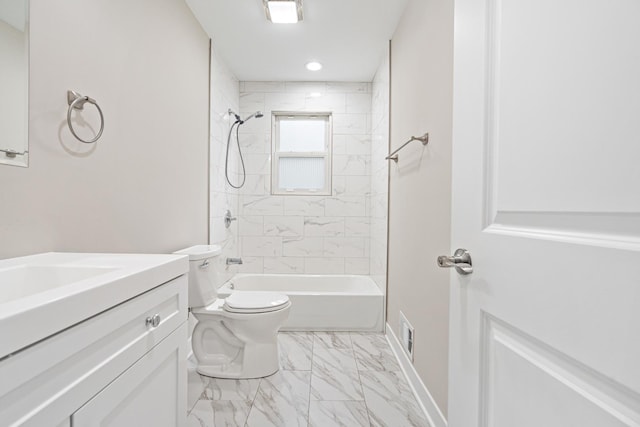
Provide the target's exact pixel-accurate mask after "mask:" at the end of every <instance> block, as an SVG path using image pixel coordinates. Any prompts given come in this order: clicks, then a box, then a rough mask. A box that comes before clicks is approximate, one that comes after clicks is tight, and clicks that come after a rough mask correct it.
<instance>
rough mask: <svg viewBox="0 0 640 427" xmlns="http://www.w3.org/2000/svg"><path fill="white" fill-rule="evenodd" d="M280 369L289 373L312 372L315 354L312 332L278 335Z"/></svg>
mask: <svg viewBox="0 0 640 427" xmlns="http://www.w3.org/2000/svg"><path fill="white" fill-rule="evenodd" d="M278 346H279V354H280V368H281V369H284V370H287V371H310V370H311V355H312V352H313V333H312V332H284V333H280V334H278Z"/></svg>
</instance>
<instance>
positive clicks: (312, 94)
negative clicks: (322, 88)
mask: <svg viewBox="0 0 640 427" xmlns="http://www.w3.org/2000/svg"><path fill="white" fill-rule="evenodd" d="M309 96H310V97H311V98H320V97H321V96H322V93H321V92H311V93H310V94H309Z"/></svg>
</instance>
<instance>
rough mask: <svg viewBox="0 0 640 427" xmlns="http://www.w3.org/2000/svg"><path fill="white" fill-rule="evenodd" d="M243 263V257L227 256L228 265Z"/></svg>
mask: <svg viewBox="0 0 640 427" xmlns="http://www.w3.org/2000/svg"><path fill="white" fill-rule="evenodd" d="M238 264H242V258H227V265H238Z"/></svg>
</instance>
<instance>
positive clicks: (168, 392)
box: [71, 323, 187, 427]
mask: <svg viewBox="0 0 640 427" xmlns="http://www.w3.org/2000/svg"><path fill="white" fill-rule="evenodd" d="M186 334H187V325H186V323H183V324H182V326H180V327H179V328H178V329H176V330H175V331H174V332H173V333H172V334H171V335H169V336H168V337H167V338H165V339H164V340H163V341H162V342H160V343H159V344H158V345H157V346H156V347H154V349H153V350H151V351H150V352H149V353H147V354H146V355H145V356H143V357H142V358H141V359H140V360H138V361H137V362H136V363H135V364H134V365H133V366H131V367H130V368H129V369H127V370H126V371H125V372H124V373H123V374H122V375H120V376H119V377H118V378H116V380H115V381H113V382H112V383H111V384H109V385H108V386H107V387H105V388H104V390H102V391H101V392H100V393H99V394H98V395H96V396H95V397H94V398H93V399H91V400H90V401H89V402H87V403H86V404H85V405H84V406H82V407H81V408H80V409H79V410H78V411H77V412H76V413H74V414H73V416H72V417H71V420H72V425H73V427H97V426H105V427H106V426H113V427H137V426H154V427H176V426H178V427H180V426H184V425H185V423H186V416H187V409H186V374H187V367H186V360H187V348H186Z"/></svg>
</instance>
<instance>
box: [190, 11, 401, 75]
mask: <svg viewBox="0 0 640 427" xmlns="http://www.w3.org/2000/svg"><path fill="white" fill-rule="evenodd" d="M187 3H188V4H189V6H190V7H191V10H193V12H194V14H195V16H196V17H197V18H198V20H199V21H200V24H201V25H202V27H203V28H204V29H205V31H206V32H207V33H208V34H209V36H210V37H211V39H212V40H213V46H214V48H215V49H217V50H218V53H219V54H220V56H221V57H222V58H223V59H224V61H225V62H226V63H227V65H228V66H229V68H230V69H231V71H232V72H233V73H234V74H235V75H236V77H237V78H238V79H239V80H241V81H284V80H289V81H366V82H369V81H371V80H372V79H373V77H374V74H375V71H376V69H377V67H378V65H379V64H380V61H381V59H382V55H383V54H384V52H385V47H386V45H387V43H388V41H389V40H390V39H391V36H392V35H393V32H394V30H395V28H396V25H397V23H398V21H399V19H400V17H401V15H402V11H403V10H404V8H405V5H406V3H407V0H303V10H304V20H303V21H302V22H300V23H298V24H272V23H270V22H268V21H267V19H266V17H265V14H264V9H263V7H262V0H187ZM309 61H318V62H320V63H322V64H323V66H324V67H323V69H322V70H321V71H316V72H312V71H308V70H307V69H306V68H305V64H306V63H307V62H309Z"/></svg>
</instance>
